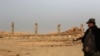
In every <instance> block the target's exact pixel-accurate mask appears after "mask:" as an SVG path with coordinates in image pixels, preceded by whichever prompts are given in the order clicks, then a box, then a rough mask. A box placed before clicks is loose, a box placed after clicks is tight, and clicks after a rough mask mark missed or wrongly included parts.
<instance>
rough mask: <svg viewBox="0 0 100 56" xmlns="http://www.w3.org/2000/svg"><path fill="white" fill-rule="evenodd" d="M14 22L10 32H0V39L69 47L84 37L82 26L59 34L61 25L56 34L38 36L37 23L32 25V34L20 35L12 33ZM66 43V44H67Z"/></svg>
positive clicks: (58, 26)
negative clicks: (24, 40)
mask: <svg viewBox="0 0 100 56" xmlns="http://www.w3.org/2000/svg"><path fill="white" fill-rule="evenodd" d="M14 26H15V25H14V22H12V23H11V32H5V31H0V38H8V39H9V38H12V39H13V38H14V39H22V40H23V39H26V40H29V39H31V41H33V42H36V43H35V44H34V45H37V43H39V44H40V45H69V43H71V44H73V42H74V40H76V39H78V38H80V37H82V36H83V35H84V26H83V24H81V25H80V27H72V28H70V29H69V30H66V31H64V32H61V24H58V25H57V33H51V34H38V32H39V31H38V27H39V26H38V23H35V24H34V33H33V34H32V33H21V32H19V33H18V32H15V31H14ZM67 42H68V44H67Z"/></svg>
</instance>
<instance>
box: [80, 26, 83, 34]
mask: <svg viewBox="0 0 100 56" xmlns="http://www.w3.org/2000/svg"><path fill="white" fill-rule="evenodd" d="M80 29H81V33H82V36H83V35H84V25H83V24H81V27H80Z"/></svg>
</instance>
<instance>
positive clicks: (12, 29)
mask: <svg viewBox="0 0 100 56" xmlns="http://www.w3.org/2000/svg"><path fill="white" fill-rule="evenodd" d="M11 35H12V36H14V22H12V23H11Z"/></svg>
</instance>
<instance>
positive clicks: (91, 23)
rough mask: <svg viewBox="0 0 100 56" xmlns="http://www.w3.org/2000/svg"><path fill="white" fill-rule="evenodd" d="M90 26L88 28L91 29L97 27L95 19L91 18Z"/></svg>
mask: <svg viewBox="0 0 100 56" xmlns="http://www.w3.org/2000/svg"><path fill="white" fill-rule="evenodd" d="M87 24H88V27H89V28H91V27H94V26H95V24H96V23H95V18H90V19H89V20H88V22H87Z"/></svg>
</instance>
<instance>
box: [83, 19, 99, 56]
mask: <svg viewBox="0 0 100 56" xmlns="http://www.w3.org/2000/svg"><path fill="white" fill-rule="evenodd" d="M87 24H88V27H89V28H88V29H87V31H86V32H85V35H84V36H83V37H82V43H83V51H84V56H93V55H94V54H95V53H97V52H98V53H99V52H100V29H99V28H98V27H97V26H96V23H95V19H94V18H90V19H89V20H88V22H87Z"/></svg>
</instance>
